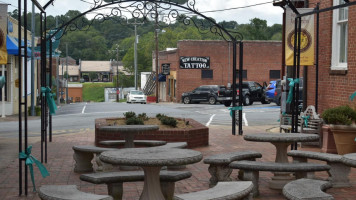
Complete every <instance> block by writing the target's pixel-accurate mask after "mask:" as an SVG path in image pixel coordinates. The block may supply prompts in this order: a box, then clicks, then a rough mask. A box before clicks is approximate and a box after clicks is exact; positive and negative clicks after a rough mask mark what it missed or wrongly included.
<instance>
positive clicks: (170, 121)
mask: <svg viewBox="0 0 356 200" xmlns="http://www.w3.org/2000/svg"><path fill="white" fill-rule="evenodd" d="M160 121H161V123H162V124H163V125H168V126H172V127H177V123H178V122H177V120H176V119H174V118H173V117H162V118H161V119H160Z"/></svg>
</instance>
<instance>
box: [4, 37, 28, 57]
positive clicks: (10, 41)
mask: <svg viewBox="0 0 356 200" xmlns="http://www.w3.org/2000/svg"><path fill="white" fill-rule="evenodd" d="M21 43H22V45H23V41H22V42H21ZM6 49H7V54H10V55H15V56H18V55H19V43H18V39H17V38H14V37H11V36H9V35H7V36H6ZM21 54H24V52H22V53H21ZM27 56H28V57H31V49H30V48H27Z"/></svg>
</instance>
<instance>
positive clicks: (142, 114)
mask: <svg viewBox="0 0 356 200" xmlns="http://www.w3.org/2000/svg"><path fill="white" fill-rule="evenodd" d="M137 117H138V118H140V119H142V120H143V121H147V120H148V117H147V114H146V113H141V114H138V115H137Z"/></svg>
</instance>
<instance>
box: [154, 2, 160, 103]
mask: <svg viewBox="0 0 356 200" xmlns="http://www.w3.org/2000/svg"><path fill="white" fill-rule="evenodd" d="M157 29H158V12H157V5H156V23H155V42H156V60H155V63H156V103H158V102H159V93H158V92H159V89H158V87H159V84H158V70H159V67H158V33H157Z"/></svg>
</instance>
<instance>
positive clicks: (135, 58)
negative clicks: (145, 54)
mask: <svg viewBox="0 0 356 200" xmlns="http://www.w3.org/2000/svg"><path fill="white" fill-rule="evenodd" d="M136 27H137V25H136V24H135V42H134V66H135V90H137V28H136Z"/></svg>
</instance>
